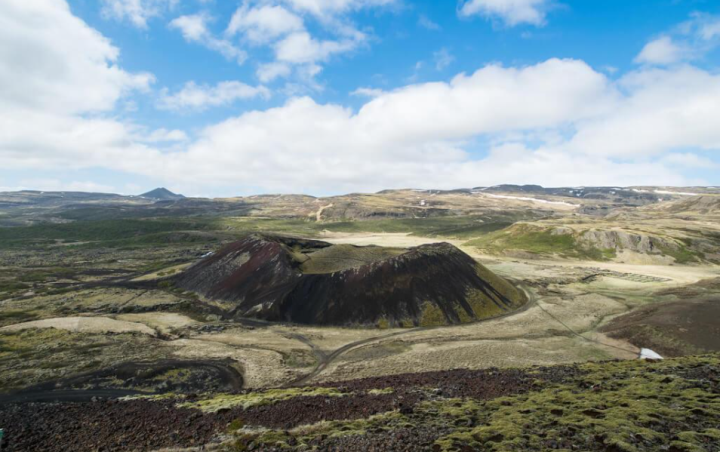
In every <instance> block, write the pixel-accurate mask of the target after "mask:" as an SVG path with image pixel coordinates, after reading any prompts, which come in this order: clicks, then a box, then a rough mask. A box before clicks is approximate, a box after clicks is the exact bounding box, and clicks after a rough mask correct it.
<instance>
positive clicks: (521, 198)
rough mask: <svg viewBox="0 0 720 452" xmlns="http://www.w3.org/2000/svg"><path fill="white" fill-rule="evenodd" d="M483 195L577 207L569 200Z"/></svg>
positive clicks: (493, 196)
mask: <svg viewBox="0 0 720 452" xmlns="http://www.w3.org/2000/svg"><path fill="white" fill-rule="evenodd" d="M484 195H485V196H488V197H490V198H499V199H517V200H519V201H532V202H539V203H541V204H557V205H562V206H570V207H578V206H577V205H575V204H570V203H569V202H563V201H548V200H546V199H537V198H527V197H524V196H505V195H492V194H490V193H485V194H484Z"/></svg>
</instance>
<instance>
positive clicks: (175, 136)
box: [138, 129, 188, 143]
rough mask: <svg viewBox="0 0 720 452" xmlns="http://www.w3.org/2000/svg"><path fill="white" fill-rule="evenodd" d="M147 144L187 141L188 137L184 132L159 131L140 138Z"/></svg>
mask: <svg viewBox="0 0 720 452" xmlns="http://www.w3.org/2000/svg"><path fill="white" fill-rule="evenodd" d="M138 140H139V141H144V142H146V143H167V142H172V141H187V140H188V136H187V134H186V133H185V132H183V131H182V130H177V129H175V130H168V129H157V130H153V131H152V132H151V133H150V134H148V135H146V136H142V137H140V138H138Z"/></svg>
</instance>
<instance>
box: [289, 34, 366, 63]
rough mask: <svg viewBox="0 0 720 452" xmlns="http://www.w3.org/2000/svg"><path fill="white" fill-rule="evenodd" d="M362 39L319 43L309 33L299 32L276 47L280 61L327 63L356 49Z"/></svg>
mask: <svg viewBox="0 0 720 452" xmlns="http://www.w3.org/2000/svg"><path fill="white" fill-rule="evenodd" d="M361 43H362V39H343V40H341V41H333V40H323V41H319V40H316V39H315V38H313V37H312V36H310V34H309V33H307V32H304V31H303V32H297V33H293V34H291V35H290V36H288V37H286V38H285V39H283V40H282V41H279V42H278V43H277V44H276V45H275V55H276V57H277V59H278V61H284V62H287V63H294V64H306V63H316V62H319V61H325V60H327V59H328V58H329V57H331V56H332V55H334V54H337V53H344V52H348V51H350V50H353V49H355V48H356V47H357V46H359V45H360V44H361Z"/></svg>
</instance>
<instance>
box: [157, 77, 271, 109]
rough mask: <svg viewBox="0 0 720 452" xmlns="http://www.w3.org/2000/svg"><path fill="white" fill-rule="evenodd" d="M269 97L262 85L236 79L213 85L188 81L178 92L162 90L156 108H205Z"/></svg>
mask: <svg viewBox="0 0 720 452" xmlns="http://www.w3.org/2000/svg"><path fill="white" fill-rule="evenodd" d="M255 97H264V98H268V97H270V90H268V89H267V88H265V87H264V86H250V85H247V84H245V83H242V82H238V81H226V82H220V83H218V84H217V85H215V86H209V85H198V84H197V83H195V82H193V81H190V82H187V83H186V84H185V86H184V87H183V88H182V89H181V90H180V91H178V92H176V93H173V94H171V93H170V92H169V91H168V90H163V92H162V95H161V97H160V100H159V101H158V105H157V106H158V108H160V109H162V110H175V111H182V110H188V109H189V110H205V109H207V108H208V107H218V106H221V105H230V104H232V103H234V102H236V101H238V100H242V99H252V98H255Z"/></svg>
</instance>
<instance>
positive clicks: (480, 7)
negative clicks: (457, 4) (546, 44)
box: [460, 0, 551, 27]
mask: <svg viewBox="0 0 720 452" xmlns="http://www.w3.org/2000/svg"><path fill="white" fill-rule="evenodd" d="M550 5H551V1H550V0H468V1H466V2H465V3H464V4H463V5H462V7H461V8H460V15H461V16H465V17H468V16H474V15H481V16H485V17H488V18H491V19H500V20H502V21H503V22H504V23H505V24H506V25H508V26H510V27H513V26H515V25H519V24H525V23H526V24H531V25H536V26H541V25H544V24H545V16H546V14H547V10H548V8H549V7H550Z"/></svg>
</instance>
